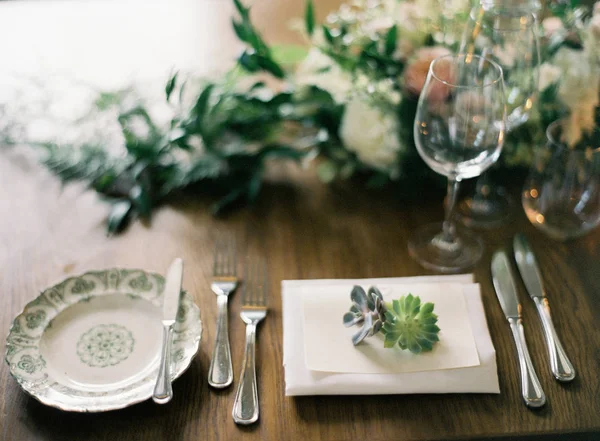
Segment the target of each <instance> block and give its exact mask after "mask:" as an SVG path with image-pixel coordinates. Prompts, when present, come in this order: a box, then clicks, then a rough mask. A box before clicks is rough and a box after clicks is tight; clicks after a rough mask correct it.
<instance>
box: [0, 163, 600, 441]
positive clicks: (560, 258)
mask: <svg viewBox="0 0 600 441" xmlns="http://www.w3.org/2000/svg"><path fill="white" fill-rule="evenodd" d="M0 192H1V194H2V197H1V198H0V207H1V213H2V216H1V218H0V223H1V226H2V228H1V229H0V244H1V247H0V250H1V251H0V264H1V268H2V272H1V274H2V277H1V280H0V330H1V334H0V338H2V340H4V338H5V337H6V334H7V332H8V328H9V325H10V323H11V322H12V319H13V317H14V316H15V315H16V314H18V313H19V312H20V311H21V309H22V308H23V306H24V305H25V304H26V303H27V302H28V301H30V300H31V299H33V298H34V297H35V296H36V295H37V293H39V292H40V290H42V289H43V288H44V287H46V286H48V285H49V284H52V283H54V282H57V281H59V280H60V279H61V278H63V277H66V276H67V275H73V274H77V273H81V272H84V271H87V270H90V269H94V268H107V267H131V268H144V269H147V270H152V271H158V272H165V270H166V268H167V266H168V264H169V262H170V261H171V259H172V258H174V257H175V256H181V257H183V259H184V260H185V262H186V272H185V276H184V287H185V288H186V289H187V290H188V291H189V292H191V293H192V294H193V296H194V298H195V300H196V302H197V304H198V305H199V306H200V308H201V310H202V313H201V315H202V320H203V323H204V333H203V337H202V342H201V348H200V351H199V353H198V356H197V357H196V358H195V360H194V362H193V363H192V366H191V368H190V369H189V371H188V372H186V373H185V374H184V375H183V376H182V377H181V378H180V379H178V380H177V381H176V382H175V383H174V391H175V398H174V399H173V401H172V402H171V403H170V404H168V405H165V406H158V405H156V404H154V403H153V402H151V401H148V402H144V403H141V404H137V405H135V406H132V407H130V408H127V409H124V410H119V411H113V412H107V413H102V414H87V415H86V414H75V413H65V412H62V411H59V410H56V409H53V408H50V407H46V406H44V405H42V404H40V403H38V402H37V401H36V400H34V399H32V398H30V397H29V396H28V395H26V394H25V393H24V392H22V391H21V389H20V388H19V386H18V385H17V383H16V382H15V381H14V380H13V379H12V378H11V377H10V375H9V373H8V368H7V366H6V364H4V363H2V364H1V365H0V428H1V430H0V433H1V434H2V436H3V438H2V439H3V440H4V441H13V440H15V441H20V440H49V441H50V440H63V439H64V440H84V439H85V440H111V441H116V440H129V441H133V440H159V439H165V440H167V439H168V440H198V439H201V440H230V439H256V440H258V439H265V440H284V439H307V440H317V439H325V440H346V439H377V440H383V439H389V440H430V439H431V440H447V439H477V438H487V437H492V438H493V437H500V436H509V437H510V439H513V437H516V436H519V437H525V436H527V435H538V436H539V437H540V439H559V437H561V434H562V437H561V439H564V440H578V439H600V378H599V376H598V368H599V362H600V333H599V332H598V330H597V328H598V325H599V320H598V317H599V314H600V282H599V281H598V274H600V259H599V257H600V256H599V254H600V230H598V231H595V232H593V233H592V234H590V235H588V236H587V237H585V238H582V239H579V240H577V241H574V242H570V243H558V242H554V241H551V240H548V239H547V238H546V237H545V236H543V235H542V234H541V233H540V232H538V231H536V230H535V229H534V228H533V227H532V226H531V225H529V224H528V222H527V221H526V219H525V218H524V215H523V214H522V213H521V211H520V210H519V211H517V212H516V214H515V219H514V222H512V223H511V224H510V225H508V226H507V227H505V228H502V229H499V230H494V231H492V232H488V233H485V234H484V237H485V242H486V246H487V251H486V254H485V256H484V258H483V259H482V260H481V263H480V264H479V265H478V266H477V267H476V268H475V275H476V279H477V281H478V282H479V283H481V286H482V296H483V302H484V306H485V311H486V316H487V320H488V323H489V328H490V332H491V336H492V340H493V343H494V346H495V348H496V351H497V359H498V374H499V379H500V389H501V393H500V394H498V395H496V394H482V395H467V394H450V395H395V396H394V395H392V396H337V397H336V396H331V397H298V398H291V397H285V395H284V371H283V367H282V319H281V299H280V283H281V280H285V279H312V278H358V277H388V276H393V277H401V276H414V275H422V274H428V272H427V271H425V270H423V269H422V268H421V267H419V266H418V265H417V264H416V263H415V262H413V261H412V260H411V259H410V257H409V256H408V253H407V249H406V240H407V238H408V237H409V235H410V234H411V231H413V229H414V228H415V227H418V226H419V225H422V224H424V223H426V222H429V221H432V220H436V219H440V217H441V215H442V211H441V200H431V201H426V202H423V203H422V204H417V205H406V204H403V203H401V202H400V201H398V200H397V199H395V198H394V195H393V194H389V193H384V192H378V193H369V192H367V191H363V190H358V189H356V188H352V187H346V188H343V187H342V188H340V187H336V188H330V187H325V186H323V185H322V184H321V183H319V182H318V180H317V178H316V177H315V175H314V171H313V170H312V169H309V170H299V169H296V168H294V167H282V168H278V167H277V168H275V169H274V170H273V171H272V173H271V177H270V180H269V184H268V185H267V186H266V188H265V190H264V192H263V194H262V196H261V198H260V201H259V202H258V204H257V205H256V206H255V207H254V208H252V209H243V210H241V211H239V212H237V213H234V214H233V215H231V216H230V217H229V218H227V219H215V218H213V217H211V215H210V214H208V210H207V208H208V204H209V202H210V201H209V199H208V198H199V200H182V201H179V202H178V203H176V204H174V205H172V206H167V207H164V208H163V209H161V210H160V211H158V212H157V214H156V216H155V217H154V219H153V221H152V224H151V225H150V226H145V225H142V224H141V223H136V224H134V225H133V226H132V227H131V228H130V229H129V230H128V231H127V232H126V233H125V234H123V235H122V236H118V237H112V238H107V237H106V236H105V233H104V225H103V223H104V220H105V215H106V211H105V207H104V205H102V204H101V203H99V202H98V201H97V200H96V197H95V195H93V194H91V193H89V192H85V191H83V189H82V188H81V187H78V186H69V187H67V188H66V189H63V190H61V189H60V186H59V183H58V182H57V181H56V179H55V178H54V177H53V176H51V175H49V174H47V173H46V172H45V171H43V170H41V169H40V168H39V167H38V166H36V165H34V164H33V162H32V161H31V160H30V159H28V158H27V157H26V156H24V155H23V154H22V152H19V151H13V152H9V153H4V154H2V155H0ZM217 231H220V232H231V234H234V235H235V237H236V238H237V241H238V246H239V249H240V253H239V255H240V256H246V255H247V256H250V257H251V256H257V255H261V256H264V257H265V258H266V260H267V262H268V272H269V293H270V297H269V299H270V304H269V307H270V312H269V315H268V317H267V319H266V320H265V322H264V323H263V324H262V325H261V326H260V327H259V335H258V352H257V357H258V378H259V394H260V402H261V410H262V414H261V419H260V421H259V423H258V424H256V425H254V426H252V427H247V428H246V427H238V426H236V425H235V424H234V423H233V420H232V418H231V408H232V403H233V398H234V393H235V387H230V388H228V389H226V390H223V391H216V390H212V389H210V388H209V386H208V384H207V371H208V366H209V359H210V354H211V351H212V346H213V340H214V336H215V335H214V334H215V318H216V302H215V298H214V294H213V293H212V292H211V291H210V289H209V280H210V275H211V270H212V246H213V238H214V235H215V233H216V232H217ZM517 231H524V232H526V233H527V234H528V235H529V236H530V238H531V240H532V243H533V247H534V248H535V251H536V252H537V254H538V256H539V261H540V265H541V268H542V271H543V274H544V278H545V282H546V284H547V288H548V292H549V296H550V299H551V302H552V305H553V306H554V308H553V314H554V320H555V324H556V328H557V331H558V334H559V335H560V336H561V337H562V339H563V343H564V345H565V347H566V348H567V351H568V353H569V355H570V357H571V359H572V361H573V363H574V365H575V367H576V369H577V374H578V376H577V378H576V379H575V381H574V382H573V383H570V384H559V383H558V382H557V381H555V380H554V379H553V378H552V376H551V374H550V371H549V364H548V355H547V353H546V347H545V344H544V340H543V335H542V330H541V326H540V324H539V322H538V321H537V315H536V311H535V308H534V305H533V302H531V301H529V300H528V299H526V297H525V293H524V291H523V287H522V286H521V292H520V294H521V297H522V299H523V309H524V316H525V320H526V336H527V340H528V342H529V348H530V351H531V355H532V359H533V362H534V365H535V367H536V368H537V371H538V374H539V376H540V380H541V383H542V386H543V388H544V390H545V392H546V394H547V397H548V403H547V405H546V406H545V407H544V408H542V409H540V410H536V411H532V410H528V409H527V408H526V407H525V406H524V404H523V403H522V401H521V397H520V394H519V382H518V378H519V376H518V369H517V359H516V357H515V351H514V347H513V342H512V340H511V336H510V331H509V328H508V326H507V323H506V320H505V318H504V316H503V314H502V312H501V309H500V306H499V304H498V301H497V299H496V297H495V295H494V292H493V287H492V285H491V282H490V275H489V263H490V254H491V252H492V251H493V250H494V249H496V248H497V247H500V246H509V245H510V240H511V237H512V236H513V234H514V233H516V232H517ZM239 269H240V271H242V270H243V262H242V261H240V262H239ZM239 310H240V296H239V295H234V296H233V298H232V299H231V304H230V335H231V344H232V356H233V362H234V372H235V378H236V379H238V378H239V375H240V368H241V361H242V356H243V349H244V346H243V340H244V327H243V326H244V325H243V323H242V321H241V320H240V319H239V318H238V313H239ZM524 439H528V438H524ZM535 439H538V438H535Z"/></svg>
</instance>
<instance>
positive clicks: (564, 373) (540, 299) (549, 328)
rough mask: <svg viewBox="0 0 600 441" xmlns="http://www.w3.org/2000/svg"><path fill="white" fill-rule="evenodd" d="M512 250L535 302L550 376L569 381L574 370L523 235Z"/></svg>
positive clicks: (518, 236) (519, 236)
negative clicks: (547, 355)
mask: <svg viewBox="0 0 600 441" xmlns="http://www.w3.org/2000/svg"><path fill="white" fill-rule="evenodd" d="M513 248H514V252H515V261H516V262H517V266H518V267H519V271H520V273H521V277H522V278H523V282H524V283H525V286H526V287H527V291H528V292H529V296H530V297H531V298H532V299H533V301H534V302H535V307H536V308H537V310H538V314H539V315H540V319H541V320H542V326H543V328H544V336H545V337H546V344H547V346H548V353H549V354H550V369H552V374H554V377H555V378H556V379H557V380H558V381H571V380H573V379H574V378H575V369H574V368H573V365H572V364H571V361H570V360H569V357H567V354H566V353H565V350H564V349H563V346H562V344H561V343H560V340H559V339H558V335H557V334H556V330H555V329H554V324H553V323H552V317H551V315H550V306H549V304H548V299H547V298H546V291H545V290H544V285H543V284H542V278H541V276H540V271H539V269H538V266H537V262H536V260H535V255H534V254H533V251H532V249H531V247H530V246H529V243H528V242H527V239H526V238H525V236H524V235H523V234H520V233H519V234H517V235H516V236H515V238H514V240H513Z"/></svg>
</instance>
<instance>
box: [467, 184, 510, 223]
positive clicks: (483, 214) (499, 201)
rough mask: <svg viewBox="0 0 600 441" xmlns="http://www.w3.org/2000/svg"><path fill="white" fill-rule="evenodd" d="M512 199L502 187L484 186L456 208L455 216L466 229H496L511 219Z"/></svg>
mask: <svg viewBox="0 0 600 441" xmlns="http://www.w3.org/2000/svg"><path fill="white" fill-rule="evenodd" d="M513 206H514V201H513V199H512V198H511V197H510V196H509V195H508V193H507V192H506V190H505V189H504V188H502V187H496V186H493V185H484V186H482V188H481V191H480V192H478V193H476V194H475V195H473V196H472V197H470V198H466V199H463V200H462V201H460V202H459V203H458V204H457V206H456V216H457V217H458V219H459V220H460V222H461V223H462V224H464V225H466V226H467V227H475V228H497V227H500V226H502V225H503V224H505V223H506V222H507V221H508V220H509V219H510V217H511V213H512V209H513Z"/></svg>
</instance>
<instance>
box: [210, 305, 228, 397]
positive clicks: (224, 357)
mask: <svg viewBox="0 0 600 441" xmlns="http://www.w3.org/2000/svg"><path fill="white" fill-rule="evenodd" d="M217 306H218V317H217V336H216V338H215V347H214V348H213V353H212V360H211V362H210V369H209V371H208V384H210V385H211V386H212V387H216V388H217V389H223V388H225V387H227V386H229V385H230V384H231V383H232V382H233V367H232V366H231V349H230V347H229V331H228V325H227V296H226V295H217Z"/></svg>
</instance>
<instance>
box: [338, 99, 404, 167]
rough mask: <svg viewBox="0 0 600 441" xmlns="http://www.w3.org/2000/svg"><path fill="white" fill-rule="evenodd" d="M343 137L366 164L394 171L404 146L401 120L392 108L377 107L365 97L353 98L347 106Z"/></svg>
mask: <svg viewBox="0 0 600 441" xmlns="http://www.w3.org/2000/svg"><path fill="white" fill-rule="evenodd" d="M340 138H341V139H342V141H343V143H344V145H345V146H346V148H347V149H348V150H350V151H351V152H354V153H356V155H357V156H358V158H359V159H360V160H361V161H362V162H363V163H365V164H367V165H369V166H371V167H374V168H378V169H381V170H387V171H391V170H392V169H393V166H394V164H395V163H396V160H397V157H398V153H399V152H400V151H401V150H403V146H402V145H401V143H400V139H399V137H398V120H397V119H396V116H395V115H394V114H393V113H392V112H385V111H384V110H383V109H380V108H378V107H375V106H374V105H373V103H370V102H368V101H367V100H366V99H365V98H363V99H361V97H355V98H353V99H352V100H351V101H350V102H349V103H348V104H347V105H346V108H345V110H344V115H343V117H342V124H341V127H340Z"/></svg>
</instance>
